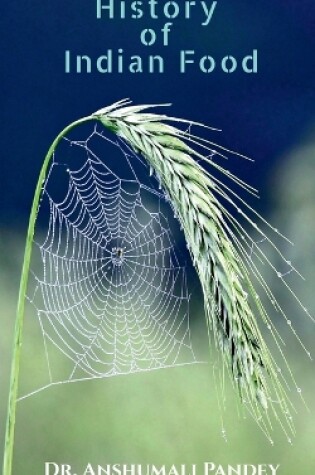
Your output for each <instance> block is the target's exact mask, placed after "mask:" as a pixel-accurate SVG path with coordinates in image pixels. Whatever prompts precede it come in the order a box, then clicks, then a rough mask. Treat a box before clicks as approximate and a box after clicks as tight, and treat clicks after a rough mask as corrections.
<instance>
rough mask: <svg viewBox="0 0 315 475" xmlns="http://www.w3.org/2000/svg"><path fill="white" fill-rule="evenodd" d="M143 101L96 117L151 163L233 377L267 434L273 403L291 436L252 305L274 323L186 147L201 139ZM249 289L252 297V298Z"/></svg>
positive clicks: (211, 182)
mask: <svg viewBox="0 0 315 475" xmlns="http://www.w3.org/2000/svg"><path fill="white" fill-rule="evenodd" d="M149 107H152V106H132V105H129V102H127V101H120V102H118V103H116V104H114V105H112V106H110V107H107V108H104V109H101V110H100V111H98V112H96V113H95V114H94V117H95V118H96V119H98V120H100V121H101V122H102V124H103V125H104V126H105V127H106V128H109V129H111V130H112V131H113V132H115V133H116V134H117V135H118V136H119V137H121V138H122V139H123V140H124V141H125V142H127V143H128V144H129V145H130V146H131V147H132V149H133V150H134V151H135V152H136V153H139V154H141V155H142V156H143V157H144V158H145V159H146V160H147V162H148V163H149V165H150V167H151V169H152V170H154V172H155V174H156V177H157V179H158V180H159V182H160V185H161V187H162V188H163V189H164V191H165V194H166V196H167V197H168V198H169V201H170V203H171V205H172V207H173V209H174V212H175V213H176V216H177V218H178V220H179V222H180V224H181V227H182V229H183V231H184V234H185V238H186V242H187V245H188V248H189V251H190V254H191V258H192V261H193V263H194V266H195V268H196V270H197V273H198V276H199V279H200V283H201V286H202V290H203V295H204V304H205V311H206V319H207V323H208V328H209V330H211V332H210V333H211V334H212V335H213V337H214V342H215V345H216V347H217V348H218V349H219V351H220V353H221V355H222V358H223V359H224V362H225V364H226V366H227V367H228V368H229V371H230V375H231V377H232V378H231V379H232V382H233V384H234V385H235V386H236V387H237V388H238V390H239V394H240V397H241V399H242V401H243V402H244V403H246V405H247V407H248V409H249V410H250V412H251V413H252V415H253V416H254V417H255V419H256V420H257V421H259V423H260V425H261V427H262V429H263V430H264V431H265V433H266V434H268V436H269V434H270V431H269V429H270V428H271V422H270V418H269V413H270V411H269V410H271V412H272V413H273V414H274V416H275V417H276V418H277V419H278V421H279V422H280V424H281V426H282V428H283V430H284V431H285V433H286V434H287V435H288V438H289V437H290V435H289V434H290V433H292V432H294V428H293V426H292V422H291V419H292V418H291V416H290V409H291V407H290V401H289V400H288V397H287V395H286V391H285V389H284V387H283V384H281V382H280V378H279V373H278V367H277V365H276V364H275V362H274V360H273V357H272V355H271V353H270V352H269V350H268V348H267V346H266V344H265V342H264V339H263V337H262V335H261V333H260V331H259V328H258V325H257V317H256V316H255V312H256V314H257V313H259V314H260V315H261V316H262V318H263V320H264V322H265V323H268V326H269V327H270V329H271V330H272V331H273V335H274V336H275V334H276V333H275V332H276V330H275V329H273V327H271V325H270V320H269V318H268V315H267V313H266V311H265V309H264V307H263V305H262V303H261V301H260V298H259V296H258V294H257V293H256V291H255V289H254V287H253V285H252V283H251V280H250V277H249V275H250V269H249V268H248V267H249V266H248V265H246V255H245V253H244V248H243V247H242V245H241V244H240V242H239V241H238V240H237V238H236V234H235V233H234V232H233V231H231V227H230V226H229V224H228V219H226V213H225V209H224V208H223V206H222V205H221V203H220V201H219V200H218V199H217V197H216V196H215V193H216V192H217V193H218V194H221V195H222V194H224V192H223V191H222V190H223V188H222V186H219V184H218V182H217V181H215V179H212V177H211V175H210V174H209V173H208V172H206V171H205V169H204V168H203V167H202V166H201V165H200V164H199V163H198V160H199V161H200V159H204V160H207V157H206V156H203V155H201V154H200V152H199V151H197V150H196V148H195V147H194V148H193V147H192V144H194V143H196V144H198V145H200V146H204V147H205V144H204V143H203V142H202V139H199V140H198V138H197V137H195V136H193V135H191V134H190V133H189V132H185V131H182V130H180V129H178V128H177V127H175V126H173V125H169V124H167V123H165V122H166V121H170V120H171V121H177V122H183V123H185V121H184V120H181V119H175V118H169V117H167V116H165V115H158V114H152V113H147V112H146V110H147V109H148V108H149ZM198 125H200V124H198ZM205 148H207V147H205ZM221 152H222V150H221ZM218 153H220V150H219V152H218ZM196 159H197V160H196ZM208 161H209V160H208ZM227 174H228V173H227ZM228 175H229V176H230V178H231V177H232V179H234V181H236V182H238V183H241V184H242V182H241V181H240V180H237V179H236V178H235V177H233V175H231V174H228ZM243 185H244V187H245V184H243ZM231 219H232V218H230V220H231ZM234 224H235V223H234ZM234 227H235V228H237V223H236V224H235V226H234ZM256 227H257V226H256ZM233 237H234V238H235V239H234V242H233ZM242 253H243V256H242V255H241V254H242ZM261 279H262V278H261ZM270 292H271V291H270V290H269V293H270ZM248 294H251V295H252V297H253V299H252V300H253V302H252V303H250V299H249V298H248ZM268 409H269V410H268Z"/></svg>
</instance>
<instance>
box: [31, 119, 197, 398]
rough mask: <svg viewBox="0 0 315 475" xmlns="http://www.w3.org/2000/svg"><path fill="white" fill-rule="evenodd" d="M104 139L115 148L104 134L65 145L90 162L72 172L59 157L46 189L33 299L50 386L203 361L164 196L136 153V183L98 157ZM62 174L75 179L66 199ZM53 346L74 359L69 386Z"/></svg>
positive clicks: (132, 171) (133, 174)
mask: <svg viewBox="0 0 315 475" xmlns="http://www.w3.org/2000/svg"><path fill="white" fill-rule="evenodd" d="M95 138H97V139H98V140H99V141H101V142H102V143H103V145H104V146H105V147H108V142H109V140H108V139H107V138H106V137H105V136H103V135H102V134H101V133H100V132H99V131H98V130H97V127H95V128H94V131H93V132H92V134H91V135H90V136H89V137H88V139H87V140H85V141H70V140H69V139H65V140H66V143H68V146H69V147H70V146H72V147H76V148H79V149H83V151H84V153H85V156H84V160H83V164H82V165H81V164H80V165H81V166H80V167H79V168H70V167H69V166H68V165H66V164H64V163H61V158H60V157H58V159H57V155H58V151H56V153H55V155H54V158H53V161H52V164H51V168H50V172H49V174H48V177H47V180H46V182H45V184H44V187H43V196H42V201H41V206H40V210H39V215H41V212H42V210H43V209H44V210H43V214H45V215H46V216H47V215H48V216H49V218H48V225H47V232H46V235H45V236H44V238H42V239H41V240H36V239H35V244H36V247H37V248H38V251H39V253H40V257H41V259H40V261H41V270H39V271H38V269H33V271H32V274H33V277H34V281H35V290H34V291H33V292H32V293H30V292H29V295H28V300H29V301H30V302H31V303H32V304H33V305H34V306H35V308H36V311H37V314H38V318H39V322H40V327H41V330H42V333H43V337H44V345H45V352H46V358H47V364H48V374H49V384H48V386H49V385H52V384H60V383H61V382H73V381H78V380H81V379H93V378H102V377H107V376H115V375H120V374H125V373H133V372H138V371H148V370H154V369H158V368H166V367H171V366H174V365H178V364H189V363H194V362H196V358H195V355H194V352H193V348H192V343H191V337H190V327H189V297H190V296H189V293H188V286H187V276H186V268H185V266H183V264H182V263H181V261H180V259H179V256H178V252H177V249H176V246H175V242H174V238H173V235H172V231H171V229H170V224H169V220H168V216H167V215H166V214H165V211H164V210H162V209H161V201H162V200H164V195H163V194H161V193H159V192H158V191H156V190H155V189H154V188H152V189H151V188H150V187H148V186H147V185H146V184H142V183H141V182H140V181H139V179H138V177H137V175H136V172H135V169H134V167H133V166H132V165H131V163H130V161H129V157H128V153H127V152H128V151H127V150H125V151H124V153H123V157H122V158H123V165H122V166H123V167H128V168H129V172H130V173H129V174H130V175H131V178H128V179H122V178H120V177H119V176H118V175H117V173H116V172H115V171H113V170H111V169H110V167H109V166H108V165H107V164H106V163H105V162H104V160H102V159H101V158H100V157H99V156H98V155H97V154H96V153H95V151H93V150H92V146H91V143H92V142H93V140H94V139H95ZM111 143H112V144H113V142H111ZM114 145H116V147H117V148H119V149H121V146H122V145H121V144H119V143H116V144H114ZM105 150H106V148H105ZM71 152H72V151H71ZM56 169H58V171H59V172H60V170H61V173H62V175H63V179H65V180H66V182H67V187H66V190H65V194H64V197H63V198H62V199H58V200H56V199H55V197H54V189H53V188H52V187H51V186H50V185H51V181H52V180H53V179H54V178H55V173H56ZM65 176H66V178H64V177H65ZM148 198H149V204H148V203H147V201H148ZM151 201H153V202H154V210H152V209H149V207H150V208H152V206H151V203H150V202H151ZM47 210H48V211H49V212H48V213H47ZM51 346H53V347H54V348H55V349H57V350H58V351H60V352H61V353H62V354H63V355H64V356H66V357H67V358H68V359H69V360H70V361H71V362H72V369H71V371H70V373H69V375H68V377H67V378H66V380H65V381H58V380H57V381H56V380H55V379H54V372H53V368H52V366H51V361H50V350H49V348H51ZM35 392H36V391H35ZM31 394H33V393H31Z"/></svg>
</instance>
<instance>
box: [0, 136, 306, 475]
mask: <svg viewBox="0 0 315 475" xmlns="http://www.w3.org/2000/svg"><path fill="white" fill-rule="evenodd" d="M314 156H315V134H314V131H309V133H308V134H307V135H306V136H305V137H304V139H303V140H301V142H300V143H299V144H297V145H296V146H295V148H293V149H292V151H291V152H290V153H288V154H287V155H286V156H283V157H281V158H280V160H279V161H278V165H277V167H276V168H274V169H273V170H272V171H271V173H270V176H269V187H267V188H266V189H265V190H263V192H262V195H263V197H265V199H266V197H268V199H269V201H270V203H271V209H272V210H273V212H272V213H270V214H269V216H268V219H270V221H271V222H272V223H273V224H276V225H277V227H278V228H279V229H281V231H283V232H284V233H285V234H286V235H288V236H289V237H290V238H291V239H292V240H293V241H294V243H295V246H290V245H288V244H286V243H285V242H283V248H281V250H283V252H285V253H286V256H287V257H288V259H290V260H292V262H293V263H294V264H295V265H296V266H297V267H298V269H299V270H300V271H301V272H302V274H303V275H304V277H305V278H306V281H302V280H301V279H299V278H298V277H297V278H295V279H294V281H293V282H292V285H293V286H294V288H295V289H296V291H297V293H298V295H299V296H300V297H301V299H302V301H303V303H304V304H305V305H306V306H307V307H308V309H309V310H310V312H311V313H312V314H313V315H315V300H314V281H315V254H314V242H315V239H314V233H315V182H314ZM263 199H264V198H263ZM0 236H1V241H0V246H1V248H0V259H1V263H0V264H1V267H0V269H1V271H0V298H1V332H0V339H1V341H0V343H1V353H2V357H1V373H2V384H1V395H0V401H1V403H0V404H1V406H0V419H1V441H0V443H1V447H2V446H3V440H2V439H3V432H4V431H3V428H4V422H5V417H6V399H7V395H8V379H9V366H10V358H11V346H12V335H13V325H14V316H15V306H16V301H17V293H18V284H19V275H20V270H21V264H22V255H23V248H24V237H23V235H22V234H21V233H17V232H14V231H13V230H10V229H1V234H0ZM274 258H275V256H274ZM266 276H267V278H268V279H269V282H271V286H272V288H273V289H274V291H275V293H276V295H277V297H278V298H279V300H280V301H281V303H283V305H284V307H285V308H286V311H287V312H288V313H289V315H290V318H291V320H292V322H293V323H294V326H295V328H296V329H297V331H298V333H299V334H300V336H301V337H302V339H303V341H304V343H305V344H306V345H307V346H308V347H309V348H310V350H314V341H315V340H314V337H315V331H314V330H315V325H314V323H312V322H311V321H310V320H309V319H308V318H307V317H306V315H305V314H303V313H302V312H301V311H300V310H299V309H298V307H297V306H295V305H294V304H293V303H292V299H291V298H289V297H288V294H287V292H285V291H284V288H283V286H280V285H279V283H278V279H276V278H273V276H272V274H268V272H267V273H266ZM197 301H199V304H198V302H197ZM191 313H192V314H193V323H192V332H193V340H194V343H195V348H196V350H197V353H198V355H201V356H202V358H205V359H207V358H208V347H207V338H206V327H205V321H204V315H203V309H202V307H201V306H200V300H199V299H198V298H196V299H195V301H194V303H193V308H192V311H191ZM276 323H277V326H278V328H279V330H280V331H281V333H282V335H283V336H284V338H285V339H286V342H287V345H286V354H287V356H288V359H289V362H290V364H291V365H292V368H293V372H294V374H295V375H296V378H297V381H298V384H299V386H300V387H301V388H302V389H303V395H304V398H305V400H306V401H307V404H308V406H309V409H310V412H308V411H307V410H306V409H305V407H304V406H303V405H302V403H301V401H300V400H299V398H298V395H297V394H292V399H293V401H294V402H295V403H296V407H297V410H298V413H297V415H296V417H295V422H296V427H297V436H296V439H295V440H294V441H293V445H292V446H291V445H289V443H288V442H287V440H286V438H285V437H284V435H283V434H282V432H281V431H280V430H278V428H277V427H275V431H274V435H273V438H274V441H275V445H274V447H271V445H270V444H269V442H268V441H267V439H266V438H265V436H264V435H263V434H262V433H261V432H260V431H259V429H258V427H257V426H256V424H255V422H254V421H252V420H251V419H250V418H247V419H246V420H245V419H243V418H241V417H239V416H238V415H237V411H236V406H235V399H236V396H235V395H234V394H233V393H232V392H231V393H229V394H228V397H227V400H228V402H227V409H226V412H225V413H224V425H225V428H226V430H227V436H228V441H227V442H225V441H224V440H223V438H222V437H221V422H220V413H219V410H218V405H217V400H216V395H215V389H214V384H213V378H212V369H211V365H210V364H209V365H207V364H201V365H194V366H190V367H180V368H173V369H167V370H160V371H155V372H151V373H144V374H135V375H130V376H119V377H114V378H107V379H104V380H96V381H90V382H80V383H75V384H67V385H62V386H58V387H53V388H50V389H48V390H45V391H43V392H41V393H39V394H37V395H35V396H33V397H31V398H29V399H27V400H25V401H22V402H20V403H19V405H18V413H17V426H16V445H15V454H14V471H13V473H14V475H24V474H41V473H44V462H45V461H54V462H56V463H58V462H59V463H69V464H71V465H72V466H73V468H74V470H75V471H76V473H80V471H81V470H82V469H83V468H84V467H85V466H86V465H87V463H89V462H90V463H92V464H95V465H97V464H100V465H105V464H107V463H143V464H145V463H149V464H156V465H161V464H167V465H171V464H183V463H187V464H192V463H196V464H201V463H203V462H206V461H213V462H215V463H217V464H222V465H226V464H231V465H232V464H237V463H247V464H258V463H268V464H269V463H270V464H271V463H273V464H280V465H281V469H279V472H278V473H279V475H296V474H303V475H312V474H313V473H315V424H314V422H315V419H314V415H315V368H314V363H311V362H310V361H309V360H308V359H307V357H306V355H305V354H304V353H303V351H302V349H301V347H300V346H299V345H298V343H297V341H296V340H295V339H294V337H293V336H292V334H291V333H290V332H289V330H288V328H287V325H284V324H282V323H281V322H280V321H279V322H276ZM41 356H42V337H41V334H40V332H39V328H38V324H37V318H36V316H35V315H34V314H32V313H31V312H30V313H28V314H27V316H26V327H25V345H24V352H23V364H22V374H21V388H20V392H21V394H23V393H25V391H26V390H27V389H28V388H29V387H30V383H33V382H34V381H35V382H36V380H37V379H38V380H40V379H41V378H45V375H46V373H47V370H46V367H45V361H44V360H43V358H42V357H41ZM35 386H36V385H35Z"/></svg>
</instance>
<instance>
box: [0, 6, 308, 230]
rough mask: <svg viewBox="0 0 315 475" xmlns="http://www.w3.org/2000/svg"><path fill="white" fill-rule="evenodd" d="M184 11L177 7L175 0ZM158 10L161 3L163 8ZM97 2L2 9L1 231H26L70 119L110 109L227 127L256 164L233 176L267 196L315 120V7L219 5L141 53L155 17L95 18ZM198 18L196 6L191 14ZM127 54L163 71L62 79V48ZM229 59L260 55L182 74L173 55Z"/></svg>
mask: <svg viewBox="0 0 315 475" xmlns="http://www.w3.org/2000/svg"><path fill="white" fill-rule="evenodd" d="M179 2H180V3H181V0H179ZM160 3H161V4H163V3H164V1H162V0H160ZM95 4H96V2H95V1H93V0H88V1H84V0H81V1H76V2H75V1H74V0H69V1H67V2H64V1H60V0H59V1H56V0H55V1H39V0H32V2H22V1H11V2H9V3H7V4H6V5H5V6H4V5H3V6H2V10H3V11H2V13H1V24H2V27H1V30H2V34H3V39H2V42H1V44H2V46H1V71H2V72H1V76H2V77H1V111H2V120H1V127H2V131H1V202H0V220H1V222H2V224H5V225H17V224H18V225H21V226H22V227H23V228H24V226H26V223H27V216H28V212H29V209H30V205H31V199H32V195H33V191H34V186H35V184H36V181H37V176H38V172H39V169H40V166H41V163H42V160H43V157H44V155H45V153H46V151H47V149H48V147H49V145H50V143H51V142H52V140H53V139H54V137H55V136H56V135H57V133H58V132H59V131H60V130H61V129H62V128H63V127H64V126H65V125H66V124H67V123H69V122H72V121H73V120H75V119H77V118H79V117H81V116H84V115H87V114H89V113H91V112H93V111H95V110H97V109H99V108H101V107H103V106H105V105H108V104H110V103H111V102H113V101H116V100H119V99H121V98H124V97H130V98H131V99H132V100H133V101H134V102H135V103H145V102H150V103H155V102H158V103H161V102H172V103H173V107H172V109H171V111H170V113H171V114H172V115H177V116H180V117H187V118H190V119H194V120H198V121H203V122H205V123H207V124H210V125H212V126H215V127H218V128H221V129H223V133H222V134H220V135H217V134H214V135H213V136H211V138H213V139H214V140H217V141H219V142H220V143H222V144H224V145H226V146H228V147H230V148H233V149H237V150H239V151H241V152H243V153H245V154H247V155H250V156H251V157H253V158H255V160H256V164H255V165H249V164H246V163H245V164H243V162H241V161H238V162H237V167H238V169H239V171H238V173H239V175H240V176H242V177H243V178H245V179H247V180H249V181H250V182H251V183H252V184H253V185H255V186H258V187H259V188H260V189H261V188H262V187H263V186H264V184H265V180H266V178H267V176H268V173H270V170H271V167H273V166H274V164H275V162H276V160H277V159H278V158H279V157H280V158H281V156H282V155H283V154H284V153H285V152H286V151H288V150H289V149H290V148H291V147H292V146H293V145H294V144H296V143H297V142H298V141H299V140H300V139H301V137H302V136H303V134H304V133H305V131H307V128H308V127H309V126H310V124H311V123H312V121H313V120H314V116H315V113H314V112H315V108H314V100H315V94H314V73H315V67H314V65H315V60H314V57H315V38H314V37H315V4H314V2H313V0H302V1H296V0H277V1H275V0H264V1H260V0H259V1H253V0H241V1H235V0H219V2H218V7H217V10H216V12H215V15H214V17H213V20H212V22H211V24H210V26H208V27H201V26H200V20H201V18H200V17H199V16H196V17H194V19H192V20H191V21H180V20H174V27H173V29H172V32H171V36H170V46H169V48H163V47H157V48H152V50H150V49H148V48H146V47H144V46H142V45H141V43H140V40H139V35H140V32H141V30H142V29H143V28H146V27H153V28H156V29H157V30H158V29H160V28H161V27H162V26H163V24H164V23H165V20H164V18H163V17H162V18H161V19H160V20H159V21H152V20H148V19H145V20H141V21H137V20H129V21H127V20H125V21H122V20H111V21H105V20H97V19H96V15H95ZM196 10H197V9H196ZM119 47H122V48H124V49H125V51H126V52H130V54H141V55H146V54H149V53H152V54H153V53H155V54H158V53H160V54H163V55H164V56H165V60H166V64H167V66H169V71H168V72H167V73H166V74H165V75H159V74H156V75H150V74H143V75H132V74H129V73H126V74H123V75H121V74H112V75H102V74H96V73H95V74H91V75H84V74H82V75H78V74H74V73H73V74H68V75H66V74H65V73H64V51H65V50H66V49H69V50H72V51H73V53H75V54H88V55H90V56H94V57H96V56H98V55H101V54H104V53H106V50H107V49H108V48H113V49H117V48H119ZM180 48H183V49H194V50H196V52H200V54H201V55H202V54H211V55H213V56H214V57H216V58H222V57H223V56H225V55H227V54H232V55H235V56H236V57H242V56H245V55H247V54H250V53H251V51H252V50H253V48H257V49H258V52H259V73H258V74H257V75H246V74H244V73H242V72H236V73H234V74H230V75H228V74H224V73H223V72H220V71H219V70H216V72H214V73H212V74H210V75H206V74H202V73H201V72H199V71H198V70H197V69H193V68H192V69H191V72H189V73H187V74H186V75H181V74H180V73H179V72H178V70H179V68H178V67H177V65H176V67H175V66H173V67H170V65H171V63H172V61H173V59H176V62H177V61H178V50H179V49H180Z"/></svg>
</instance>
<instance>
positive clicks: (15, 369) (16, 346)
mask: <svg viewBox="0 0 315 475" xmlns="http://www.w3.org/2000/svg"><path fill="white" fill-rule="evenodd" d="M90 120H96V117H93V116H88V117H83V118H81V119H79V120H76V121H75V122H72V123H71V124H69V125H68V126H67V127H65V128H64V129H63V130H62V131H61V132H60V134H59V135H58V136H57V137H56V138H55V140H54V141H53V143H52V144H51V146H50V148H49V150H48V152H47V155H46V157H45V160H44V163H43V165H42V168H41V171H40V174H39V178H38V182H37V185H36V189H35V194H34V198H33V204H32V209H31V213H30V219H29V224H28V232H27V238H26V244H25V251H24V261H23V268H22V274H21V281H20V290H19V298H18V305H17V313H16V323H15V330H14V343H13V356H12V366H11V379H10V392H9V402H8V415H7V424H6V434H5V446H4V459H3V475H12V460H13V448H14V428H15V418H16V404H17V397H18V385H19V372H20V357H21V347H22V333H23V322H24V308H25V294H26V291H27V284H28V277H29V269H30V262H31V255H32V244H33V237H34V230H35V223H36V218H37V212H38V206H39V200H40V197H41V194H42V190H43V183H44V181H45V178H46V175H47V170H48V167H49V165H50V161H51V158H52V156H53V153H54V151H55V149H56V147H57V146H58V144H59V142H60V141H61V140H62V138H63V137H64V136H65V135H66V134H67V133H68V132H70V131H71V130H72V129H74V128H75V127H76V126H78V125H80V124H82V123H84V122H88V121H90Z"/></svg>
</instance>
